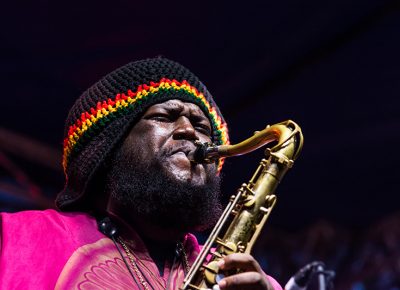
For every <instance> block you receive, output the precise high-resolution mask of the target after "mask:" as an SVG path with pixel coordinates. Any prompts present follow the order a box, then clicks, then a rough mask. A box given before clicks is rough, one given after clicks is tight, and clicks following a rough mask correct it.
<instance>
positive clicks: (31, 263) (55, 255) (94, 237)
mask: <svg viewBox="0 0 400 290" xmlns="http://www.w3.org/2000/svg"><path fill="white" fill-rule="evenodd" d="M132 235H133V239H132V240H133V242H131V243H130V244H129V246H130V249H131V250H132V252H133V253H134V257H135V260H136V263H137V264H138V266H139V268H140V270H141V271H142V274H143V276H144V278H145V279H146V280H147V281H148V282H149V283H150V284H151V287H149V288H150V289H152V288H153V289H157V290H158V289H165V287H166V284H167V280H168V278H169V276H170V273H171V266H172V265H171V264H169V263H166V264H165V268H164V275H163V276H160V274H159V271H158V269H157V266H156V264H155V263H154V262H153V260H152V259H151V257H150V255H149V253H148V252H147V250H146V248H145V246H144V244H143V242H142V241H141V239H140V238H139V237H138V236H137V235H136V234H135V233H132ZM184 246H185V251H186V253H187V256H188V261H189V264H192V263H193V261H194V260H195V258H196V256H197V254H198V252H199V245H198V243H197V240H196V238H195V237H194V236H193V235H191V234H188V235H187V236H186V238H185V242H184ZM121 250H122V252H123V253H125V252H124V250H123V249H122V248H121ZM126 259H127V261H128V263H129V259H128V258H127V257H126ZM268 278H269V280H270V282H271V284H272V285H273V287H274V289H282V288H281V286H280V285H279V284H278V283H277V282H276V281H275V280H274V279H273V278H271V277H269V276H268ZM170 279H171V282H170V289H178V288H179V286H181V285H182V282H183V279H184V270H183V265H182V263H179V265H176V266H175V267H174V269H172V273H171V278H170ZM0 289H8V290H11V289H82V290H90V289H121V290H122V289H143V288H142V286H140V287H139V286H138V285H137V284H136V283H135V281H134V280H133V278H132V277H131V276H130V274H129V272H128V269H127V268H126V266H125V264H124V262H123V260H122V259H121V256H120V254H119V252H118V250H117V249H116V247H115V245H114V243H113V242H112V240H111V239H109V238H107V237H106V236H104V235H103V234H102V233H100V232H99V231H98V229H97V222H96V220H95V219H94V218H93V217H91V216H89V215H87V214H85V213H60V212H57V211H55V210H45V211H24V212H19V213H13V214H9V213H0Z"/></svg>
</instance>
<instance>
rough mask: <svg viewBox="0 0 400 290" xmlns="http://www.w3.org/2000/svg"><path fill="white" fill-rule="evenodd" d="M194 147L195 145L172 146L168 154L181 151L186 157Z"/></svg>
mask: <svg viewBox="0 0 400 290" xmlns="http://www.w3.org/2000/svg"><path fill="white" fill-rule="evenodd" d="M195 149H196V148H195V147H193V148H190V147H188V146H185V147H178V148H174V149H173V150H172V151H171V152H170V154H169V155H170V156H172V155H174V154H177V153H183V154H185V155H186V157H187V156H188V154H189V153H190V152H192V151H194V150H195Z"/></svg>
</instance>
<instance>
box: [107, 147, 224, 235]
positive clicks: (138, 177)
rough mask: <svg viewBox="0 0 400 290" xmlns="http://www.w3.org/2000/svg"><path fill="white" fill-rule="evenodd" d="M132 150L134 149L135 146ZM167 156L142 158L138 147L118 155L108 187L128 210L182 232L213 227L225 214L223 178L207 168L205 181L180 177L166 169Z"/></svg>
mask: <svg viewBox="0 0 400 290" xmlns="http://www.w3.org/2000/svg"><path fill="white" fill-rule="evenodd" d="M131 150H132V149H131ZM163 158H166V157H162V156H159V157H158V158H154V160H151V161H149V160H142V159H143V157H142V154H140V152H138V150H137V149H133V150H132V151H129V152H125V150H124V147H123V146H122V147H121V148H120V149H119V150H118V151H117V152H116V154H115V155H114V158H113V160H112V163H111V169H110V172H109V174H108V175H107V181H106V190H107V191H108V193H109V194H110V197H111V198H112V199H113V201H114V202H115V203H116V204H117V206H119V207H120V208H121V209H122V210H123V211H124V212H128V213H129V214H132V215H134V216H138V217H140V218H143V219H145V220H146V221H149V222H151V223H153V224H155V225H158V226H161V227H165V228H173V229H178V230H182V231H193V230H194V231H203V230H206V229H208V228H210V227H212V226H213V225H214V224H215V223H216V221H217V220H218V218H219V216H220V215H221V213H222V205H221V202H220V184H221V178H220V177H219V176H218V175H217V174H216V169H215V167H213V169H211V170H207V168H206V179H205V182H204V184H192V183H191V182H190V181H185V180H178V179H176V178H173V177H172V176H171V174H168V173H167V172H166V169H165V167H163V166H162V164H163Z"/></svg>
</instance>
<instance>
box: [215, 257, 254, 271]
mask: <svg viewBox="0 0 400 290" xmlns="http://www.w3.org/2000/svg"><path fill="white" fill-rule="evenodd" d="M218 266H219V268H220V269H221V270H231V269H240V270H242V271H255V272H259V273H262V270H261V267H260V265H259V264H258V262H257V261H256V260H255V259H254V258H253V257H252V256H251V255H248V254H238V253H235V254H231V255H228V256H226V257H224V258H223V259H221V260H220V261H219V263H218Z"/></svg>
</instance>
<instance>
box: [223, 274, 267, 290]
mask: <svg viewBox="0 0 400 290" xmlns="http://www.w3.org/2000/svg"><path fill="white" fill-rule="evenodd" d="M218 286H219V288H220V289H221V290H223V289H226V290H247V289H249V290H257V289H270V288H269V287H270V286H269V282H268V281H267V279H266V277H265V276H264V275H262V274H260V273H257V272H244V273H239V274H236V275H232V276H229V277H226V278H224V279H222V280H221V281H220V282H219V283H218Z"/></svg>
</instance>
